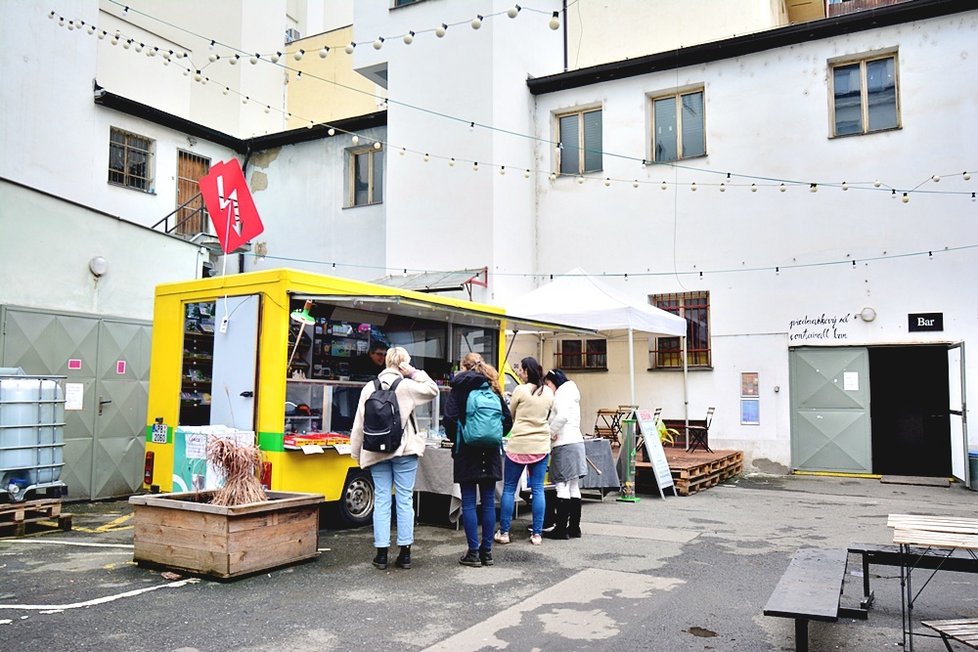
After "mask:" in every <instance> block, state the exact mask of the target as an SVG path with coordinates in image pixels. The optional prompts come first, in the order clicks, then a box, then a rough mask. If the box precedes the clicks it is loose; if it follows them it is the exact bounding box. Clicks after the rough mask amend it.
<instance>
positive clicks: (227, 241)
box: [199, 159, 265, 254]
mask: <svg viewBox="0 0 978 652" xmlns="http://www.w3.org/2000/svg"><path fill="white" fill-rule="evenodd" d="M199 184H200V194H201V195H203V197H204V205H205V206H206V207H207V213H208V214H209V215H210V217H211V223H212V224H213V225H214V231H216V232H217V239H218V240H219V241H220V242H221V249H223V250H224V253H226V254H227V253H231V252H232V251H234V250H235V249H237V248H238V247H240V246H241V245H243V244H245V243H246V242H248V241H249V240H251V239H252V238H254V237H255V236H257V235H258V234H259V233H261V232H262V231H264V230H265V226H264V225H263V224H262V223H261V218H259V217H258V209H257V208H255V200H254V199H253V198H252V196H251V191H250V190H249V189H248V183H247V182H246V181H245V177H244V172H243V171H242V170H241V164H240V163H238V160H237V159H231V160H230V161H222V162H220V163H218V164H216V165H214V166H212V167H211V170H210V172H208V173H207V174H206V175H204V176H203V177H201V178H200V181H199Z"/></svg>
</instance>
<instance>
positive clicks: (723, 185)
mask: <svg viewBox="0 0 978 652" xmlns="http://www.w3.org/2000/svg"><path fill="white" fill-rule="evenodd" d="M720 192H727V183H726V182H725V181H721V182H720Z"/></svg>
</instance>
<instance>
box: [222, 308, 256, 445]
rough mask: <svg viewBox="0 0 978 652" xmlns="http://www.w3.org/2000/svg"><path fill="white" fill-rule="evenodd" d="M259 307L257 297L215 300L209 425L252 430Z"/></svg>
mask: <svg viewBox="0 0 978 652" xmlns="http://www.w3.org/2000/svg"><path fill="white" fill-rule="evenodd" d="M259 307H260V301H259V298H258V295H257V294H253V295H249V296H244V297H223V298H220V299H218V300H217V303H216V305H215V308H214V374H213V376H212V382H211V425H218V424H221V425H225V426H229V427H233V428H237V429H238V430H254V423H255V384H256V382H255V378H256V371H257V361H258V309H259ZM225 326H226V327H225Z"/></svg>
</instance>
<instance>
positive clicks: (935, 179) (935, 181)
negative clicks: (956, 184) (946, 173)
mask: <svg viewBox="0 0 978 652" xmlns="http://www.w3.org/2000/svg"><path fill="white" fill-rule="evenodd" d="M940 180H941V178H940V177H939V176H937V175H936V174H935V175H934V176H932V177H931V181H933V182H934V183H938V182H939V181H940Z"/></svg>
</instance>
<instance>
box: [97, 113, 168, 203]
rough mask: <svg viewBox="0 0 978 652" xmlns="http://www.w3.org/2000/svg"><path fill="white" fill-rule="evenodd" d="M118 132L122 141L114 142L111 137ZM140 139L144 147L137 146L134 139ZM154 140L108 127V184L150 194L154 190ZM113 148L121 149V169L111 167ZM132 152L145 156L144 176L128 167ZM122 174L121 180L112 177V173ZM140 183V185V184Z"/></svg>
mask: <svg viewBox="0 0 978 652" xmlns="http://www.w3.org/2000/svg"><path fill="white" fill-rule="evenodd" d="M116 134H118V135H120V136H122V142H116V141H115V140H113V137H114V136H115V135H116ZM136 139H138V140H140V141H142V142H144V143H145V145H146V146H145V148H142V147H137V146H136V143H134V140H136ZM155 145H156V141H155V140H153V139H152V138H148V137H146V136H140V135H139V134H136V133H133V132H131V131H127V130H125V129H119V128H118V127H109V164H108V176H107V180H108V183H109V185H112V186H118V187H120V188H128V189H130V190H136V191H138V192H145V193H149V194H152V193H153V192H154V188H153V177H154V173H155V171H156V166H155V165H154V158H155V154H154V150H155ZM115 150H121V152H122V170H116V169H113V168H112V155H113V152H114V151H115ZM134 152H140V153H143V154H145V156H146V174H145V176H138V175H135V174H133V173H132V172H131V171H130V169H129V166H130V156H131V155H132V154H133V153H134ZM113 174H115V175H119V174H121V175H122V180H121V181H120V180H117V179H113V178H112V175H113ZM140 183H141V184H142V185H140Z"/></svg>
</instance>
